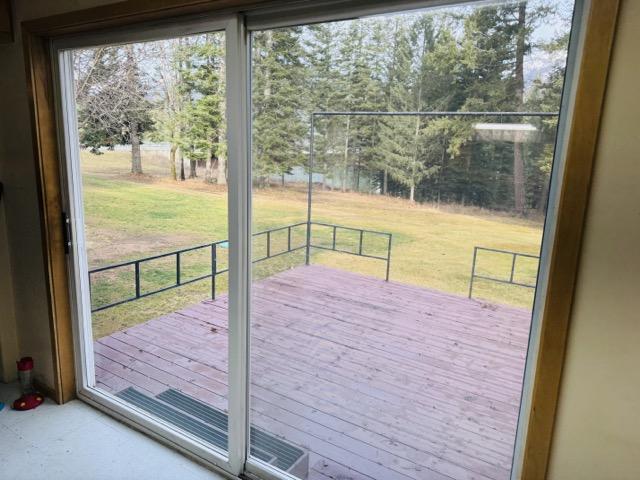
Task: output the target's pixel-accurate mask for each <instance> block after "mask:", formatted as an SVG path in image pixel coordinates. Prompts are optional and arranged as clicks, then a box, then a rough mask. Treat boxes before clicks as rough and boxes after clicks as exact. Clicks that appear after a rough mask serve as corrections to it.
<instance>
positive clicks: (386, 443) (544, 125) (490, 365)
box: [250, 0, 573, 480]
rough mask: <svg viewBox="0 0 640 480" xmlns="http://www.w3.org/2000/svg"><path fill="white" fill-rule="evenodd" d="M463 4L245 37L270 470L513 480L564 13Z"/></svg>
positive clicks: (567, 20) (259, 460)
mask: <svg viewBox="0 0 640 480" xmlns="http://www.w3.org/2000/svg"><path fill="white" fill-rule="evenodd" d="M478 3H479V4H478V5H470V4H465V5H464V6H448V7H446V8H445V7H442V8H439V9H436V10H428V9H427V10H417V11H415V10H414V11H411V12H406V13H396V14H389V15H381V16H376V17H370V18H360V19H356V20H349V21H340V22H333V23H319V24H313V25H301V26H293V27H288V28H275V29H269V30H259V31H254V32H252V38H251V41H252V52H251V53H252V61H251V66H252V67H251V68H252V108H253V110H252V112H253V126H252V139H253V151H252V155H253V194H252V204H253V262H254V267H253V284H252V302H251V325H250V327H251V328H250V332H251V384H250V389H251V398H250V402H251V411H250V415H251V416H250V418H251V432H250V433H251V446H252V451H251V454H252V456H253V461H254V463H255V464H257V465H262V467H263V468H265V469H275V470H276V471H281V472H282V471H284V472H287V473H289V474H291V475H294V476H296V477H298V478H303V479H307V478H312V479H328V478H349V479H372V478H373V479H384V480H389V479H402V480H406V479H427V478H428V479H441V478H442V479H444V478H456V479H468V478H483V479H487V478H489V479H506V478H509V475H510V470H511V464H512V455H513V445H514V439H515V433H516V425H517V421H518V410H519V405H520V395H521V387H522V377H523V370H524V363H525V358H526V354H527V345H528V335H529V325H530V321H531V313H532V312H531V309H532V301H533V297H534V293H535V287H536V275H537V271H538V262H539V254H540V246H541V241H542V233H543V226H544V219H545V215H546V210H547V203H548V202H547V195H548V189H549V181H550V173H551V170H552V165H553V159H554V145H555V138H556V130H557V125H558V112H559V109H560V103H561V96H562V88H563V82H564V76H565V67H566V61H567V48H568V40H569V33H570V30H571V17H572V11H573V2H572V1H569V0H567V1H562V2H553V5H551V3H550V2H540V1H536V0H531V1H528V2H491V3H490V4H487V3H486V2H478ZM363 112H369V113H363ZM372 112H373V113H372ZM375 112H388V113H389V114H384V115H383V114H379V113H375ZM415 112H421V113H420V114H419V115H416V114H415ZM452 112H453V113H452Z"/></svg>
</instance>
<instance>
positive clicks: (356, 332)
mask: <svg viewBox="0 0 640 480" xmlns="http://www.w3.org/2000/svg"><path fill="white" fill-rule="evenodd" d="M253 295H254V301H253V304H252V309H253V320H252V339H251V344H252V366H251V368H252V422H253V424H255V425H256V426H259V427H261V428H263V429H264V430H267V431H269V432H271V433H273V434H275V435H277V436H282V437H284V438H286V439H287V440H288V441H289V442H290V443H294V444H296V445H298V446H301V447H302V448H304V449H306V450H308V451H309V455H310V457H309V466H310V470H309V478H310V479H313V480H327V479H336V480H338V479H340V480H347V479H354V480H361V479H378V480H395V479H399V480H400V479H401V480H409V479H445V478H446V479H450V478H454V479H506V478H508V477H509V468H510V464H511V457H512V448H513V442H514V437H515V429H516V419H517V413H518V404H519V399H520V389H521V382H522V373H523V368H524V360H525V353H526V346H527V338H528V330H529V319H530V314H529V312H527V311H524V310H519V309H513V308H507V307H502V306H494V305H487V304H484V303H482V302H478V301H475V300H468V299H466V298H462V297H459V296H454V295H450V294H446V293H443V292H439V291H435V290H427V289H423V288H417V287H413V286H408V285H403V284H397V283H393V282H389V283H387V282H384V281H382V280H378V279H374V278H371V277H366V276H362V275H358V274H354V273H348V272H344V271H339V270H334V269H329V268H325V267H320V266H307V267H298V268H295V269H293V270H289V271H286V272H283V273H280V274H278V275H275V276H272V277H270V278H268V279H267V280H263V281H261V282H259V283H257V284H255V285H254V288H253ZM95 354H96V375H97V382H98V384H99V385H100V386H101V387H102V388H105V389H107V390H109V391H111V392H114V393H115V392H118V391H120V390H122V389H124V388H126V387H129V386H134V387H135V388H136V389H138V390H140V391H141V392H145V393H148V394H149V395H156V394H158V393H160V392H162V391H164V390H166V389H167V388H170V387H171V388H175V389H178V390H181V391H183V392H184V393H186V394H188V395H191V396H193V397H195V398H198V399H201V400H203V401H206V402H207V403H209V404H211V405H213V406H215V407H218V408H222V409H226V396H227V373H226V372H227V358H226V356H227V298H226V296H225V297H221V298H219V299H217V300H216V301H205V302H202V303H200V304H197V305H192V306H190V307H188V308H186V309H184V310H181V311H179V312H175V313H171V314H169V315H165V316H163V317H160V318H156V319H154V320H151V321H148V322H146V323H143V324H140V325H137V326H135V327H132V328H129V329H127V330H124V331H122V332H118V333H115V334H113V335H110V336H108V337H104V338H101V339H99V340H98V341H96V343H95Z"/></svg>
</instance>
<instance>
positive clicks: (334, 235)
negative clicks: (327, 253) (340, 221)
mask: <svg viewBox="0 0 640 480" xmlns="http://www.w3.org/2000/svg"><path fill="white" fill-rule="evenodd" d="M337 228H338V227H336V226H335V225H334V226H333V244H332V246H331V248H332V249H333V250H335V249H336V230H337Z"/></svg>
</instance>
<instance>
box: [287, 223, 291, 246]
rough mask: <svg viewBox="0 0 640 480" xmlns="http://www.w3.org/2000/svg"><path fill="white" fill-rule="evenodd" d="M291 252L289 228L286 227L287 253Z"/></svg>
mask: <svg viewBox="0 0 640 480" xmlns="http://www.w3.org/2000/svg"><path fill="white" fill-rule="evenodd" d="M290 251H291V226H289V227H287V252H290Z"/></svg>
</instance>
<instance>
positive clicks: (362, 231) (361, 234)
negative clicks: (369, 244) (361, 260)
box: [358, 230, 364, 255]
mask: <svg viewBox="0 0 640 480" xmlns="http://www.w3.org/2000/svg"><path fill="white" fill-rule="evenodd" d="M362 237H364V230H360V245H359V246H358V255H362Z"/></svg>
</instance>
